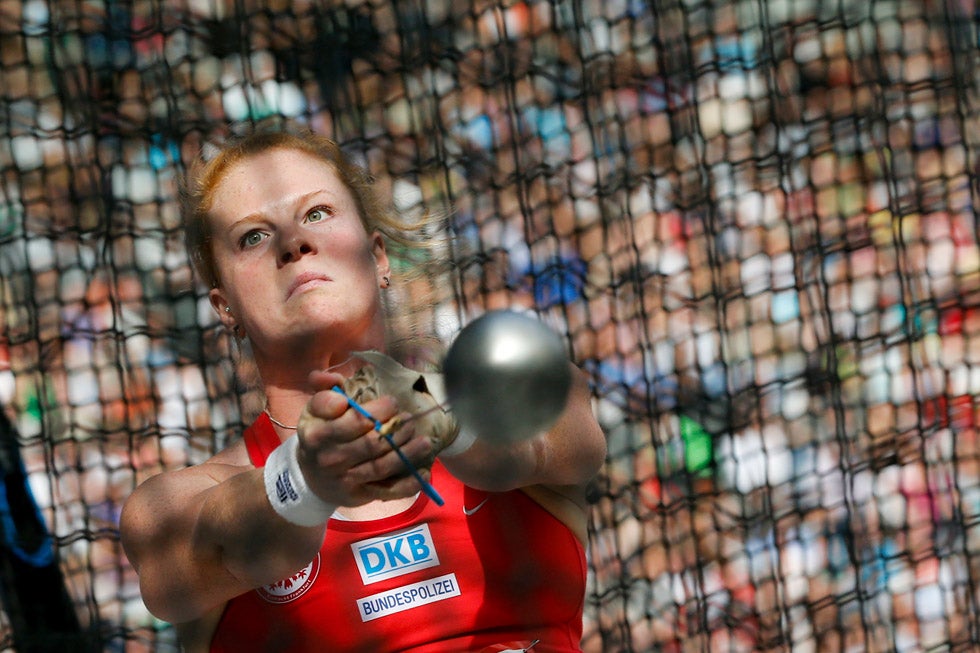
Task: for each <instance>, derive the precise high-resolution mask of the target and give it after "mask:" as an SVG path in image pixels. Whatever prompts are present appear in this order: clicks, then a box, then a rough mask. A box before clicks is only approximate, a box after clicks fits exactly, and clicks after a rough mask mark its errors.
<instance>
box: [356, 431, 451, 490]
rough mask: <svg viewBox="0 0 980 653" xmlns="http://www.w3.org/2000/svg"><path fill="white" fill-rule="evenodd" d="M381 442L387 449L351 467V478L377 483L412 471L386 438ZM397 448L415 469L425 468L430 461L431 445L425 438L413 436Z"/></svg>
mask: <svg viewBox="0 0 980 653" xmlns="http://www.w3.org/2000/svg"><path fill="white" fill-rule="evenodd" d="M381 444H383V445H385V447H387V451H385V452H384V453H383V454H382V455H379V456H376V457H374V458H371V459H369V460H365V461H364V462H362V463H361V464H359V465H357V466H355V467H352V468H351V470H350V477H351V478H352V479H356V480H357V481H358V482H361V483H377V482H380V481H384V480H386V479H391V478H401V477H404V476H406V475H410V474H411V473H412V472H411V470H410V469H408V467H407V466H406V465H405V463H404V461H403V460H402V458H401V456H399V455H398V452H397V451H395V450H394V449H393V448H392V446H391V444H390V443H389V442H388V441H387V440H384V439H382V441H381ZM399 450H400V451H401V453H402V455H404V456H405V458H407V459H408V460H409V462H411V463H412V465H414V466H415V468H416V469H417V470H421V469H423V468H426V467H428V466H429V465H431V463H432V457H433V456H432V445H431V444H430V443H429V441H428V440H427V439H426V438H423V437H413V438H412V439H410V440H408V441H407V442H405V443H404V444H403V445H400V446H399Z"/></svg>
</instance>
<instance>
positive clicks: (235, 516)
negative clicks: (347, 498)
mask: <svg viewBox="0 0 980 653" xmlns="http://www.w3.org/2000/svg"><path fill="white" fill-rule="evenodd" d="M263 471H264V470H263V469H256V470H251V471H248V472H245V473H242V474H239V475H237V476H234V477H232V478H230V479H228V480H226V481H224V482H223V483H221V484H220V485H219V486H216V487H215V488H214V489H213V490H211V491H209V492H208V493H207V496H206V497H205V499H204V501H203V503H202V506H201V513H200V516H199V518H198V520H197V525H196V528H195V529H194V536H193V539H192V541H193V542H194V547H195V548H197V549H199V550H203V551H212V552H213V554H214V555H217V556H218V558H219V563H220V565H221V567H222V568H223V569H225V570H227V571H228V573H229V574H230V575H231V576H233V577H234V578H236V579H238V580H239V581H240V582H241V583H242V585H244V586H247V587H249V588H254V587H258V586H261V585H266V584H269V583H273V582H276V581H278V580H281V579H282V578H285V577H286V576H288V575H289V574H291V573H294V572H295V571H296V570H298V569H301V568H302V567H303V566H305V565H306V564H307V563H309V561H310V560H312V559H313V557H314V556H315V555H316V552H317V550H318V549H319V547H320V544H321V543H322V542H323V535H324V530H325V528H326V522H325V521H324V522H323V523H321V524H319V525H314V526H299V525H296V524H292V523H290V522H288V521H286V520H285V519H284V518H283V517H282V516H280V515H279V514H278V513H276V511H275V510H273V508H272V505H271V504H270V503H269V499H268V498H267V496H266V487H265V481H264V479H263Z"/></svg>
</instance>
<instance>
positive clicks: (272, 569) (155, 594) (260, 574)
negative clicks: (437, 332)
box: [120, 373, 432, 623]
mask: <svg viewBox="0 0 980 653" xmlns="http://www.w3.org/2000/svg"><path fill="white" fill-rule="evenodd" d="M311 381H312V382H313V383H314V386H315V388H316V389H318V390H319V391H318V392H317V393H316V394H314V395H313V398H312V399H311V400H310V402H309V404H308V406H307V408H306V410H305V411H304V415H303V418H302V419H301V420H300V428H299V432H298V433H297V436H294V437H297V438H299V446H298V448H297V451H296V461H297V462H298V464H299V469H300V470H301V471H302V474H303V477H304V478H305V480H306V483H307V485H308V486H309V489H310V490H311V491H312V492H313V493H314V494H315V495H316V497H317V498H318V499H319V500H320V501H321V502H322V503H323V504H324V505H326V506H334V507H335V506H356V505H362V504H365V503H368V502H370V501H373V500H376V499H393V498H400V497H405V496H411V495H413V494H415V493H417V492H418V491H419V484H418V482H417V481H416V480H415V479H414V478H412V477H410V476H409V477H406V476H405V471H404V465H403V463H402V462H401V459H400V458H398V456H397V455H396V454H395V453H394V452H393V451H392V449H391V447H390V446H389V445H388V443H387V442H385V441H384V440H382V439H380V438H378V437H377V433H376V432H374V431H373V426H374V425H373V423H372V422H370V421H369V420H367V419H365V418H364V417H363V416H361V415H360V414H359V413H357V412H356V411H354V410H351V409H350V407H349V406H348V404H347V401H346V399H345V398H344V397H343V396H341V395H340V394H338V393H336V392H333V391H332V390H329V388H331V387H332V386H333V385H335V384H337V383H339V382H342V377H340V376H338V375H335V374H327V373H314V375H313V376H311ZM368 407H369V408H370V410H371V412H372V414H373V415H375V416H376V417H377V418H378V419H381V420H382V421H385V420H388V419H390V418H391V417H393V416H394V415H395V413H396V410H397V409H396V406H395V402H394V401H393V400H392V399H391V398H390V397H383V398H379V399H377V400H375V401H373V402H370V404H368ZM395 439H396V442H397V443H398V444H399V445H400V446H401V447H402V451H403V453H405V455H406V456H408V457H409V458H410V459H411V460H413V461H418V462H419V464H420V466H422V465H421V463H423V462H424V461H426V460H429V459H431V455H432V452H431V445H430V443H429V441H428V440H427V439H426V438H425V437H423V436H417V435H416V434H415V432H414V430H413V429H412V428H411V427H410V426H409V427H406V428H405V429H402V430H401V431H398V432H397V433H396V434H395ZM267 491H268V490H267V484H266V481H265V479H264V473H263V470H262V469H256V468H254V467H253V466H252V465H250V464H249V463H248V461H247V457H246V456H245V453H244V448H243V445H241V444H239V445H238V449H237V453H236V451H233V450H229V451H226V452H222V453H221V454H218V455H217V456H215V457H214V458H212V459H211V460H210V461H208V462H206V463H203V464H201V465H198V466H196V467H191V468H187V469H183V470H179V471H174V472H165V473H162V474H159V475H157V476H154V477H152V478H150V479H148V480H147V481H146V482H144V483H143V484H142V485H140V486H139V487H138V488H137V489H136V490H135V491H134V492H133V494H132V495H131V496H130V498H129V499H128V501H127V502H126V505H125V506H124V509H123V514H122V519H121V524H120V529H121V538H122V544H123V547H124V548H125V551H126V554H127V556H128V557H129V559H130V561H131V562H132V564H133V566H134V568H135V569H136V571H137V572H138V574H139V577H140V590H141V593H142V596H143V600H144V603H145V604H146V606H147V608H148V609H149V610H150V611H151V612H152V613H153V614H155V615H156V616H157V617H159V618H161V619H164V620H166V621H170V622H172V623H182V622H186V621H191V620H194V619H197V618H199V617H201V616H203V615H204V614H205V613H207V612H208V611H210V610H212V609H214V608H216V607H218V606H220V605H222V604H223V603H225V602H227V601H228V600H229V599H231V598H233V597H235V596H238V595H239V594H242V593H244V592H246V591H248V590H250V589H253V588H255V587H259V586H261V585H265V584H269V583H273V582H276V581H278V580H280V579H282V578H284V577H286V576H288V575H289V574H291V573H293V572H295V571H296V570H297V569H300V568H302V567H303V566H304V565H306V564H307V563H308V562H309V561H310V560H311V559H312V558H313V556H314V555H315V553H316V551H317V550H318V549H319V547H320V544H321V543H322V541H323V535H324V530H325V527H326V526H325V524H326V519H327V517H328V515H327V516H325V517H324V519H323V523H319V524H316V525H313V526H300V525H297V524H295V523H291V522H290V521H287V519H285V518H284V517H282V516H281V515H280V514H279V513H278V512H276V510H275V509H273V507H272V504H271V503H270V500H269V498H267Z"/></svg>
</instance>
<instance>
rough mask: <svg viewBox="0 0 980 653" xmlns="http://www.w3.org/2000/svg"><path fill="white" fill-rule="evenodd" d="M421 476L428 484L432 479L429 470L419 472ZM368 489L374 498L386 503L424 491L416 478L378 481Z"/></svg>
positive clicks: (408, 477) (407, 477) (369, 485)
mask: <svg viewBox="0 0 980 653" xmlns="http://www.w3.org/2000/svg"><path fill="white" fill-rule="evenodd" d="M419 475H421V476H422V478H424V479H425V480H426V482H428V481H429V479H430V474H429V471H428V470H419ZM366 487H367V488H368V491H369V492H370V493H371V494H372V495H373V498H375V499H382V500H386V501H391V500H392V499H401V498H403V497H410V496H414V495H416V494H418V493H419V492H421V491H422V485H421V484H420V483H419V482H418V480H416V479H415V477H414V476H405V477H401V478H390V479H385V480H384V481H378V482H377V483H370V484H368V485H367V486H366Z"/></svg>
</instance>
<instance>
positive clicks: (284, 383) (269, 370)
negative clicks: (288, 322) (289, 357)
mask: <svg viewBox="0 0 980 653" xmlns="http://www.w3.org/2000/svg"><path fill="white" fill-rule="evenodd" d="M299 360H302V359H299ZM256 362H257V363H258V362H259V361H258V358H257V359H256ZM362 365H363V361H361V360H360V359H359V358H357V357H355V356H353V355H352V354H350V353H347V352H344V353H335V354H334V355H333V356H332V357H330V358H327V359H325V360H323V364H322V365H297V366H295V367H293V368H290V367H289V366H286V365H283V364H282V363H281V362H276V363H274V364H264V365H263V364H259V374H260V377H261V379H262V388H263V391H264V393H265V397H266V403H265V411H266V413H267V414H268V415H269V418H270V419H271V420H272V423H273V424H274V425H275V426H276V427H277V430H278V431H279V432H280V434H281V435H285V436H286V437H288V436H289V435H292V434H293V433H294V432H295V429H296V427H297V425H298V423H299V418H300V415H302V413H303V409H304V408H305V407H306V405H307V403H309V401H310V397H312V396H313V393H312V392H311V390H310V386H309V374H310V372H312V371H314V370H328V371H331V372H336V373H338V374H341V375H343V376H345V377H348V376H351V375H353V374H354V372H356V371H357V370H358V369H359V368H360V367H361V366H362Z"/></svg>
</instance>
